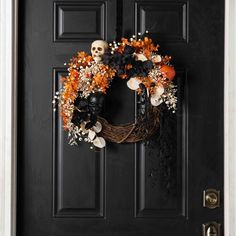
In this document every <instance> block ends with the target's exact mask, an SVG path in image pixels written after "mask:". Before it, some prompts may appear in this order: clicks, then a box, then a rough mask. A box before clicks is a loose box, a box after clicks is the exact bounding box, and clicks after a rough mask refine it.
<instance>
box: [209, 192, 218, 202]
mask: <svg viewBox="0 0 236 236" xmlns="http://www.w3.org/2000/svg"><path fill="white" fill-rule="evenodd" d="M217 200H218V197H217V195H216V194H215V193H212V192H210V193H208V194H207V195H206V201H207V202H208V203H209V204H211V205H215V204H216V203H217Z"/></svg>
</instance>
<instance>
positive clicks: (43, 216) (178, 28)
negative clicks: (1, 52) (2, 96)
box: [17, 0, 224, 236]
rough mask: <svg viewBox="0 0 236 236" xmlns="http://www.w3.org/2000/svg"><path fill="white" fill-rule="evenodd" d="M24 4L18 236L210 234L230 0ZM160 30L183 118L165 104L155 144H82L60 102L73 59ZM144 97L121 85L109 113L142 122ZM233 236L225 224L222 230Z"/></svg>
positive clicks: (219, 215) (216, 215)
mask: <svg viewBox="0 0 236 236" xmlns="http://www.w3.org/2000/svg"><path fill="white" fill-rule="evenodd" d="M19 5H20V9H19V13H20V14H19V35H20V40H19V82H18V84H19V88H18V92H19V97H18V102H19V106H18V114H19V121H18V127H19V129H18V140H19V141H18V215H17V226H18V227H17V236H18V235H19V236H20V235H22V236H41V235H45V236H49V235H50V236H75V235H83V236H98V235H106V236H116V235H117V236H118V235H119V236H133V235H135V236H143V235H147V236H149V235H159V236H171V235H181V236H188V235H191V236H199V235H201V229H202V228H201V227H202V224H203V223H206V222H209V221H218V222H220V223H221V224H222V226H223V195H222V194H221V207H220V208H218V209H215V210H209V209H205V208H203V207H202V192H203V190H204V189H206V188H212V187H213V188H216V189H219V190H220V191H221V193H223V80H224V79H223V78H224V74H223V63H224V58H223V57H224V48H223V47H224V1H223V0H218V1H214V3H213V2H212V1H209V0H204V1H203V0H190V1H179V0H174V1H168V0H165V1H146V0H137V1H135V0H124V1H121V0H105V1H101V0H86V1H80V0H77V1H67V0H64V1H52V0H41V1H32V0H25V1H22V2H21V3H20V4H19ZM146 29H148V30H149V32H150V36H151V37H152V38H154V40H155V41H157V42H160V46H161V47H160V51H161V53H162V54H169V55H172V56H173V64H174V65H175V68H176V71H177V76H176V83H177V84H178V87H179V90H178V99H179V103H178V112H177V114H176V115H173V114H171V113H170V112H168V111H167V110H166V109H164V108H162V115H161V117H160V119H161V127H160V130H159V132H158V133H157V134H156V136H155V137H153V138H152V139H151V140H149V142H146V143H138V144H127V145H126V144H124V145H123V144H122V145H120V144H113V143H108V144H107V147H106V149H105V150H103V151H101V152H93V151H91V150H89V148H88V146H86V145H84V144H82V145H81V146H79V147H70V146H69V145H68V144H67V136H66V133H64V131H63V130H62V129H61V120H60V119H59V117H58V112H56V113H53V111H52V104H51V100H52V97H53V94H54V92H55V91H56V90H57V89H58V88H59V87H60V86H61V83H60V77H61V76H62V75H64V74H65V73H66V68H65V66H63V64H64V62H66V61H68V60H69V58H70V57H71V55H72V54H74V53H76V51H77V50H78V51H80V50H85V51H87V52H89V50H90V43H91V42H92V41H93V40H95V39H97V38H103V39H105V40H108V41H112V40H114V39H116V38H120V37H121V36H132V34H133V33H138V32H140V31H144V30H146ZM137 101H138V99H137V98H136V96H135V94H134V93H133V92H132V91H130V90H129V89H128V88H127V86H126V83H125V81H123V80H118V79H115V80H114V82H113V84H112V87H111V88H110V91H109V92H108V94H107V96H106V100H105V105H104V110H103V114H104V117H106V118H107V119H108V120H109V121H111V122H113V123H117V124H118V123H124V122H129V121H133V120H134V118H135V112H136V110H137V107H136V105H137ZM222 235H223V227H222Z"/></svg>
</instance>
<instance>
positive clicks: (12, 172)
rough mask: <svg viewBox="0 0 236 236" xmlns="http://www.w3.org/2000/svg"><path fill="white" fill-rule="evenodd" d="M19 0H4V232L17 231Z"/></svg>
mask: <svg viewBox="0 0 236 236" xmlns="http://www.w3.org/2000/svg"><path fill="white" fill-rule="evenodd" d="M17 5H18V0H10V1H5V0H0V52H1V53H0V236H15V235H16V186H17V185H16V137H17V134H16V130H17V129H16V120H17V117H16V105H17V104H16V98H17V93H16V92H17V89H16V88H17V86H16V83H17V57H18V56H17V18H18V17H17V14H18V12H17V9H18V7H17Z"/></svg>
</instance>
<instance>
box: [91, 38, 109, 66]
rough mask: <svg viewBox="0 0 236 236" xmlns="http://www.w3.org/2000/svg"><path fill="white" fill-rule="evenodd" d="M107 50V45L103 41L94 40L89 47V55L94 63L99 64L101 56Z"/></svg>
mask: <svg viewBox="0 0 236 236" xmlns="http://www.w3.org/2000/svg"><path fill="white" fill-rule="evenodd" d="M107 49H108V44H107V42H106V41H104V40H95V41H94V42H93V43H92V45H91V53H92V57H93V59H94V61H95V62H96V63H98V62H101V60H102V56H103V55H104V53H105V51H106V50H107Z"/></svg>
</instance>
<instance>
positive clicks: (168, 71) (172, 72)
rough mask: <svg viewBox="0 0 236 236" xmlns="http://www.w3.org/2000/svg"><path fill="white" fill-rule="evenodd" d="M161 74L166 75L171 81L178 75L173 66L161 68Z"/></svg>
mask: <svg viewBox="0 0 236 236" xmlns="http://www.w3.org/2000/svg"><path fill="white" fill-rule="evenodd" d="M161 72H162V73H164V76H165V77H166V78H167V79H169V80H172V79H174V77H175V74H176V73H175V69H174V68H173V67H172V66H167V65H164V66H162V67H161Z"/></svg>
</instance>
